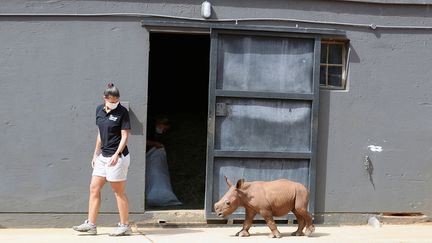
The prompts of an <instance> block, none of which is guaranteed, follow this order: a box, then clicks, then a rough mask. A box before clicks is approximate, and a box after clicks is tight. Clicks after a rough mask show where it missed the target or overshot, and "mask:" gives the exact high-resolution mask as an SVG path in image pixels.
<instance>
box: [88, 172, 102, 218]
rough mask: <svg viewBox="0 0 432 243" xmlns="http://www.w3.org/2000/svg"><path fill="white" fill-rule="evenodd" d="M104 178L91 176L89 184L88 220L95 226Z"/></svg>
mask: <svg viewBox="0 0 432 243" xmlns="http://www.w3.org/2000/svg"><path fill="white" fill-rule="evenodd" d="M105 182H106V179H105V177H100V176H93V177H92V179H91V182H90V196H89V211H88V220H89V221H90V223H92V224H96V218H97V215H98V213H99V208H100V204H101V190H102V188H103V186H104V185H105Z"/></svg>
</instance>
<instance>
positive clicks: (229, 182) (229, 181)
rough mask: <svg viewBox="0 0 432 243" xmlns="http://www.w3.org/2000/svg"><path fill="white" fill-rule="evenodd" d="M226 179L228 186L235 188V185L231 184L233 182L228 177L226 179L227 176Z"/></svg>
mask: <svg viewBox="0 0 432 243" xmlns="http://www.w3.org/2000/svg"><path fill="white" fill-rule="evenodd" d="M224 178H225V181H226V183H227V185H228V186H229V187H232V186H233V183H232V182H231V180H230V179H228V177H226V176H224Z"/></svg>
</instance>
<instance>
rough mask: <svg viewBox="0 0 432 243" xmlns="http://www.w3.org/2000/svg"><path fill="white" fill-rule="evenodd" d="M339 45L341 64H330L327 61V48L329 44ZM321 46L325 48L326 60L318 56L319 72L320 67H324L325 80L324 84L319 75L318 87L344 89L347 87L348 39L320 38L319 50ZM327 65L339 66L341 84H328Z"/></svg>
mask: <svg viewBox="0 0 432 243" xmlns="http://www.w3.org/2000/svg"><path fill="white" fill-rule="evenodd" d="M332 44H333V45H335V44H336V45H341V46H342V64H331V63H328V59H329V49H330V45H332ZM323 46H325V47H326V48H327V50H326V53H327V56H326V62H325V63H322V62H321V56H320V72H321V68H322V67H325V68H326V80H325V81H326V82H325V84H321V75H320V89H325V90H346V89H347V76H348V75H347V73H348V62H349V60H348V53H349V40H347V39H337V38H323V39H321V51H322V48H323ZM329 67H341V68H342V74H341V84H342V85H341V86H333V85H329V84H328V81H329V80H328V69H329Z"/></svg>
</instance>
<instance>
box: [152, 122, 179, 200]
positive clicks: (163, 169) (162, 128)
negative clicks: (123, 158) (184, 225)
mask: <svg viewBox="0 0 432 243" xmlns="http://www.w3.org/2000/svg"><path fill="white" fill-rule="evenodd" d="M170 127H171V125H170V121H169V120H168V118H166V117H158V118H156V119H154V120H150V121H149V123H148V126H147V146H146V185H145V188H146V203H147V206H175V205H181V204H182V203H181V202H180V201H179V200H178V198H177V196H176V195H175V194H174V192H173V190H172V186H171V179H170V175H169V170H168V161H167V154H166V150H165V144H166V141H167V133H168V131H169V129H170Z"/></svg>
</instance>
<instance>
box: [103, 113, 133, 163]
mask: <svg viewBox="0 0 432 243" xmlns="http://www.w3.org/2000/svg"><path fill="white" fill-rule="evenodd" d="M96 125H97V126H98V127H99V134H100V137H101V141H102V155H103V156H104V157H111V156H112V155H113V154H114V153H115V152H116V151H117V149H118V146H119V145H120V140H121V130H129V129H130V128H131V126H130V119H129V112H128V110H127V109H126V108H125V107H124V106H122V105H121V104H119V105H118V106H117V108H115V109H114V110H111V111H110V112H109V113H106V112H105V111H104V105H99V106H98V107H97V108H96ZM122 154H123V155H124V156H126V155H128V154H129V150H128V148H127V146H126V147H125V148H124V149H123V151H122Z"/></svg>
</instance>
